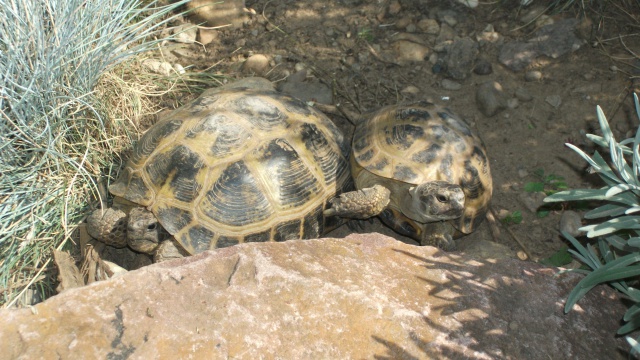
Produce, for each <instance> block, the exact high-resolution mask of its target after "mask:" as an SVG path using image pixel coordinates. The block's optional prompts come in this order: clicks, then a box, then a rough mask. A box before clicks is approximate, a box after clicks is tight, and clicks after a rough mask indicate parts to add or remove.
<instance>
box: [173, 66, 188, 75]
mask: <svg viewBox="0 0 640 360" xmlns="http://www.w3.org/2000/svg"><path fill="white" fill-rule="evenodd" d="M173 69H174V70H175V71H176V72H177V73H178V74H180V75H182V74H184V73H186V70H185V69H184V67H183V66H182V65H180V64H173Z"/></svg>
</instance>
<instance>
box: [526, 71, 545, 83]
mask: <svg viewBox="0 0 640 360" xmlns="http://www.w3.org/2000/svg"><path fill="white" fill-rule="evenodd" d="M524 79H525V80H526V81H529V82H532V81H540V80H542V72H540V71H538V70H531V71H527V72H526V73H525V74H524Z"/></svg>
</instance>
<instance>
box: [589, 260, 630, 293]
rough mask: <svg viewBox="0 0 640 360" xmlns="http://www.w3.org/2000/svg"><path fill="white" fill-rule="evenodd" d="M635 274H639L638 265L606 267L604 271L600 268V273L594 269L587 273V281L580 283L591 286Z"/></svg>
mask: <svg viewBox="0 0 640 360" xmlns="http://www.w3.org/2000/svg"><path fill="white" fill-rule="evenodd" d="M638 261H640V258H639V259H638ZM605 266H607V265H605ZM605 266H603V267H602V268H600V269H598V270H601V269H605ZM637 275H640V265H638V266H626V267H623V268H613V269H606V271H605V270H602V273H600V272H597V271H594V272H593V273H591V274H589V276H591V277H590V278H589V280H588V281H586V282H585V283H584V284H582V286H589V287H591V286H595V285H598V284H602V283H606V282H610V281H616V280H622V279H627V278H630V277H633V276H637Z"/></svg>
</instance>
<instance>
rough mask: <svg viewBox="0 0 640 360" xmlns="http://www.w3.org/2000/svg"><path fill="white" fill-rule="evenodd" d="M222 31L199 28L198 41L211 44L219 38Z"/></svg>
mask: <svg viewBox="0 0 640 360" xmlns="http://www.w3.org/2000/svg"><path fill="white" fill-rule="evenodd" d="M219 34H220V32H219V31H218V30H212V29H199V30H198V41H199V42H200V43H201V44H202V45H207V44H211V43H212V42H214V41H216V40H218V35H219Z"/></svg>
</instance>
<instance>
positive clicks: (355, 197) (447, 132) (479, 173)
mask: <svg viewBox="0 0 640 360" xmlns="http://www.w3.org/2000/svg"><path fill="white" fill-rule="evenodd" d="M351 171H352V174H353V179H354V181H355V186H356V189H358V190H356V191H352V192H346V193H343V194H342V195H340V196H339V197H338V198H336V199H335V200H333V206H332V208H331V209H328V210H326V211H325V214H326V215H328V216H334V215H337V216H342V217H347V218H355V219H366V218H369V217H372V216H376V215H378V216H379V217H380V218H381V220H382V221H383V222H384V223H386V224H387V225H389V226H390V227H391V228H392V229H394V230H396V231H397V232H398V233H400V234H403V235H406V236H409V237H411V238H414V239H415V240H417V241H418V242H420V244H421V245H436V246H438V247H440V248H443V249H446V250H451V249H453V248H454V247H455V242H454V240H453V239H454V238H455V237H457V236H460V235H461V234H468V233H470V232H472V231H473V230H474V229H476V227H477V226H478V224H479V223H480V222H481V221H482V220H483V219H484V217H485V214H486V211H487V209H488V206H489V201H490V199H491V193H492V179H491V173H490V170H489V162H488V160H487V154H486V151H485V149H484V146H483V144H482V142H481V141H480V139H479V138H478V137H477V136H475V135H474V134H473V133H472V132H471V130H470V129H469V127H468V126H467V125H466V124H465V123H464V121H462V120H461V119H460V118H458V117H457V116H456V115H454V114H453V113H451V112H450V111H449V110H448V109H445V108H442V107H439V106H436V105H434V104H432V103H429V102H426V101H422V102H419V103H416V104H413V105H408V106H389V107H385V108H382V109H381V110H379V111H378V112H376V113H375V114H374V115H373V116H371V117H367V118H366V120H360V123H359V124H358V126H357V127H356V130H355V134H354V140H353V145H352V154H351Z"/></svg>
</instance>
